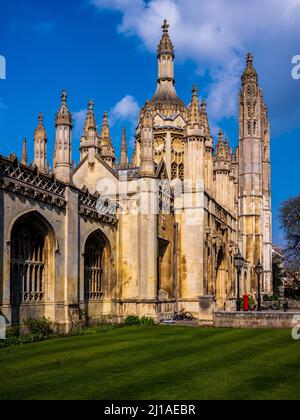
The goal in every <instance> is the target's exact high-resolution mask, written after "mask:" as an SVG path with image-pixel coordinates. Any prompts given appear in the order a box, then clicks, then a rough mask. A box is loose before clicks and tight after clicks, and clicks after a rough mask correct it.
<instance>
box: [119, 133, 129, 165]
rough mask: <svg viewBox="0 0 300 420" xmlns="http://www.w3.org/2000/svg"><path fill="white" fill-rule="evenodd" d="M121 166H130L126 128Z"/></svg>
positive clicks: (123, 136)
mask: <svg viewBox="0 0 300 420" xmlns="http://www.w3.org/2000/svg"><path fill="white" fill-rule="evenodd" d="M120 164H121V167H122V168H126V167H127V166H128V153H127V139H126V128H123V131H122V147H121V162H120Z"/></svg>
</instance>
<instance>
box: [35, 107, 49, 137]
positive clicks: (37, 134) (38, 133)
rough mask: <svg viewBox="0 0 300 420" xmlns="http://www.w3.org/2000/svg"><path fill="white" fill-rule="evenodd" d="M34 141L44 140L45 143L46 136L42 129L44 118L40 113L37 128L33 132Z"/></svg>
mask: <svg viewBox="0 0 300 420" xmlns="http://www.w3.org/2000/svg"><path fill="white" fill-rule="evenodd" d="M34 139H35V140H40V139H43V140H44V139H45V140H46V141H47V134H46V130H45V128H44V117H43V114H42V113H40V114H39V117H38V126H37V129H36V130H35V132H34Z"/></svg>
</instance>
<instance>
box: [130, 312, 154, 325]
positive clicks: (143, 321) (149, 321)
mask: <svg viewBox="0 0 300 420" xmlns="http://www.w3.org/2000/svg"><path fill="white" fill-rule="evenodd" d="M124 325H125V326H126V327H129V326H132V325H140V326H148V327H149V326H150V327H151V326H154V325H155V321H154V319H153V318H150V317H146V316H143V317H142V318H140V317H138V316H133V315H130V316H128V317H127V318H125V319H124Z"/></svg>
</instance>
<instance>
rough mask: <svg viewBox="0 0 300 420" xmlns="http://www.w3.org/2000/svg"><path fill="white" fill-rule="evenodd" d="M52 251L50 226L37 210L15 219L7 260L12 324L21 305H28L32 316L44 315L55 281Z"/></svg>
mask: <svg viewBox="0 0 300 420" xmlns="http://www.w3.org/2000/svg"><path fill="white" fill-rule="evenodd" d="M54 252H55V237H54V232H53V229H52V228H51V227H50V225H49V224H48V222H47V221H46V220H45V219H44V218H43V217H42V216H41V215H40V214H39V213H37V212H33V213H30V214H27V215H25V216H22V217H21V218H20V219H18V220H17V221H16V223H15V224H14V226H13V228H12V232H11V263H10V265H11V279H10V286H11V293H10V296H11V298H10V300H11V310H12V323H13V324H16V323H20V321H22V319H23V316H21V312H22V308H23V309H24V310H25V308H26V307H30V310H29V311H30V316H31V317H36V318H38V317H42V316H45V312H44V311H43V306H44V304H45V302H46V301H47V296H48V295H49V292H50V290H49V287H50V285H51V284H54V268H53V261H54ZM28 313H29V312H28ZM24 318H26V311H25V312H24Z"/></svg>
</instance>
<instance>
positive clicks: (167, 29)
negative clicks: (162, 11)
mask: <svg viewBox="0 0 300 420" xmlns="http://www.w3.org/2000/svg"><path fill="white" fill-rule="evenodd" d="M169 28H170V25H169V24H168V21H167V19H165V20H164V23H163V25H162V30H163V31H164V32H168V31H169Z"/></svg>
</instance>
